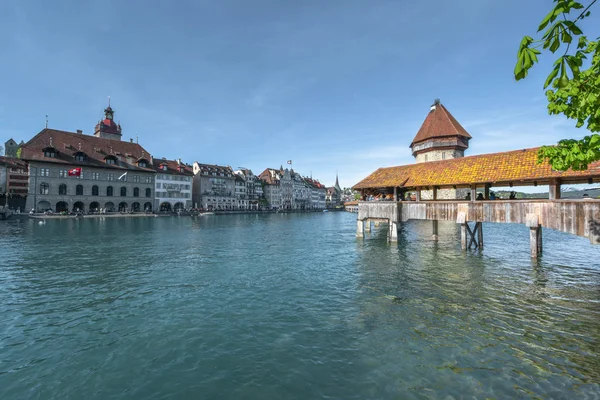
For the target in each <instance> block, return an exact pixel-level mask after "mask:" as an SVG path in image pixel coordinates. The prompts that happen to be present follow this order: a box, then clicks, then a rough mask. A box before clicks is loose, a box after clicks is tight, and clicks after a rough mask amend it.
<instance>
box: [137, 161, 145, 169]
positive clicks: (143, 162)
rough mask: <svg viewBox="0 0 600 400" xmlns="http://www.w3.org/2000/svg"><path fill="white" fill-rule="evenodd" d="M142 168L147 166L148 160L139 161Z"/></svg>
mask: <svg viewBox="0 0 600 400" xmlns="http://www.w3.org/2000/svg"><path fill="white" fill-rule="evenodd" d="M138 165H139V166H140V167H141V168H146V161H144V160H142V161H140V162H139V163H138Z"/></svg>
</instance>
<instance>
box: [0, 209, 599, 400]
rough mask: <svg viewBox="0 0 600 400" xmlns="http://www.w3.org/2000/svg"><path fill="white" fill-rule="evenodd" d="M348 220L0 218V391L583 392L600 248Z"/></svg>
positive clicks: (591, 354) (592, 350)
mask: <svg viewBox="0 0 600 400" xmlns="http://www.w3.org/2000/svg"><path fill="white" fill-rule="evenodd" d="M355 218H356V215H355V214H347V213H325V214H298V215H282V214H275V215H266V216H258V215H242V216H205V217H199V218H196V219H192V218H189V217H187V218H183V217H182V218H147V219H104V220H101V219H83V220H81V219H70V220H61V221H49V222H47V223H46V224H44V225H39V224H38V223H37V222H36V221H30V220H24V221H8V222H4V223H0V316H1V318H0V398H1V399H3V400H8V399H198V398H219V399H228V398H229V399H242V398H243V399H277V398H286V399H313V398H330V399H367V398H370V399H399V398H402V399H410V398H435V399H438V398H442V399H445V398H456V399H458V398H469V399H471V398H477V399H485V398H498V399H500V398H509V397H510V398H531V397H533V398H535V397H539V398H546V399H549V398H552V399H561V398H564V399H573V398H578V399H598V398H600V246H598V247H593V246H591V245H590V244H589V242H588V241H587V239H583V238H578V237H575V236H570V235H566V234H561V233H558V232H553V231H549V230H545V231H544V246H545V247H544V255H543V257H542V258H541V260H540V262H539V264H533V263H532V262H531V260H530V258H529V242H528V238H529V233H528V231H527V229H526V228H525V227H523V226H517V225H493V224H488V225H484V235H485V236H484V240H485V244H486V248H485V250H484V251H483V252H481V253H480V252H477V251H471V252H467V253H465V252H462V251H461V250H460V244H459V240H458V230H457V227H456V225H455V224H453V223H440V235H441V239H440V241H439V243H437V244H436V243H435V242H433V241H432V240H431V239H430V223H427V222H414V223H410V224H408V225H407V226H405V227H403V230H402V232H401V233H400V238H399V240H400V242H399V243H398V244H397V245H396V244H394V245H389V244H387V243H386V234H387V232H386V230H385V229H381V230H375V231H373V233H372V234H371V235H370V236H368V237H366V238H365V240H357V239H356V238H355V237H354V234H355V227H356V223H355Z"/></svg>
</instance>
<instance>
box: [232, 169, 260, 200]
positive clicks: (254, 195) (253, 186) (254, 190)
mask: <svg viewBox="0 0 600 400" xmlns="http://www.w3.org/2000/svg"><path fill="white" fill-rule="evenodd" d="M235 173H236V174H239V175H241V176H243V178H244V181H245V182H246V198H247V199H248V201H247V204H248V205H247V207H248V208H247V209H248V210H258V209H259V208H260V203H261V201H263V202H264V197H263V188H262V182H261V180H260V179H259V178H258V177H257V176H256V175H254V174H253V173H252V170H249V169H245V168H243V169H240V170H238V171H235Z"/></svg>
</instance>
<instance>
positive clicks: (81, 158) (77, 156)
mask: <svg viewBox="0 0 600 400" xmlns="http://www.w3.org/2000/svg"><path fill="white" fill-rule="evenodd" d="M75 161H85V153H82V152H81V151H79V152H77V153H75Z"/></svg>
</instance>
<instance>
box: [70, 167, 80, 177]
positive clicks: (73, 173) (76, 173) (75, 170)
mask: <svg viewBox="0 0 600 400" xmlns="http://www.w3.org/2000/svg"><path fill="white" fill-rule="evenodd" d="M79 175H81V168H73V169H70V170H69V176H79Z"/></svg>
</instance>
